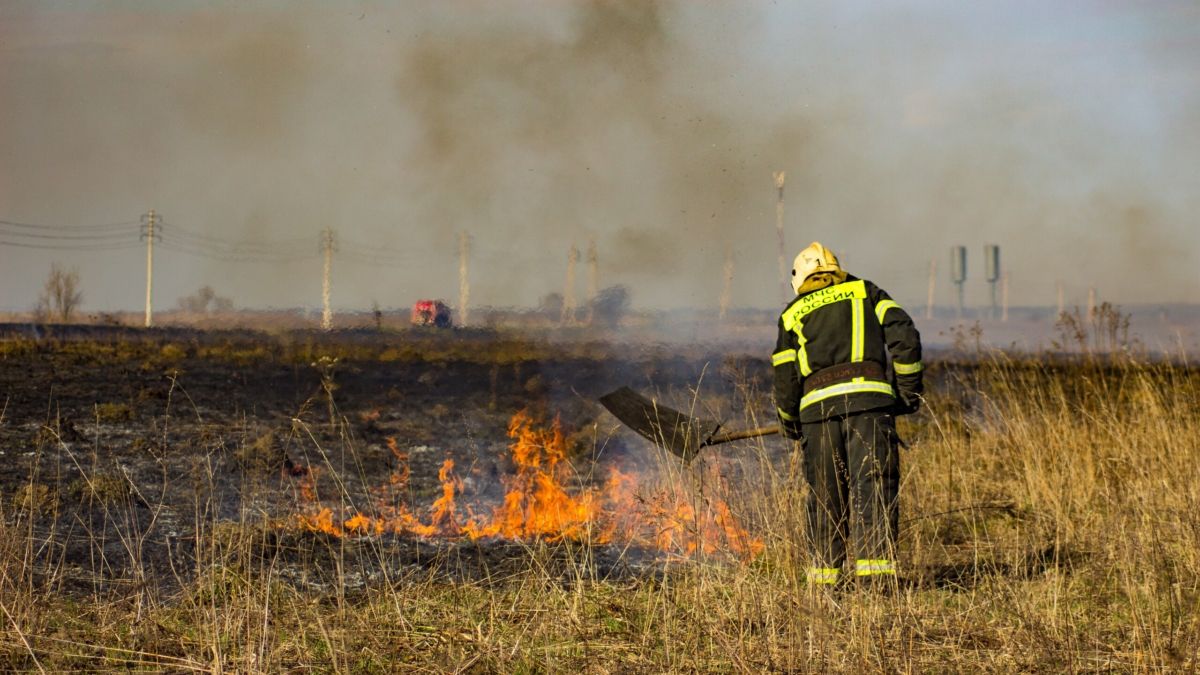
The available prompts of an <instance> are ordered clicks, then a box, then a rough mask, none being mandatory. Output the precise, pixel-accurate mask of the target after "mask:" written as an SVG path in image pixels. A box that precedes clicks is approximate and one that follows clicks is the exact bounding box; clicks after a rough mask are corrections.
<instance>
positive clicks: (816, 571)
mask: <svg viewBox="0 0 1200 675" xmlns="http://www.w3.org/2000/svg"><path fill="white" fill-rule="evenodd" d="M840 573H841V570H840V569H838V568H836V567H810V568H808V573H807V578H808V583H810V584H836V583H837V580H838V574H840Z"/></svg>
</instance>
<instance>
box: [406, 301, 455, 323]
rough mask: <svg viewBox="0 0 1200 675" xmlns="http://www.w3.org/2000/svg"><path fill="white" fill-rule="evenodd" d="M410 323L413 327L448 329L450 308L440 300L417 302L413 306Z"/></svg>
mask: <svg viewBox="0 0 1200 675" xmlns="http://www.w3.org/2000/svg"><path fill="white" fill-rule="evenodd" d="M412 323H413V325H414V326H434V327H435V328H449V327H450V325H451V324H450V308H449V307H448V306H447V305H446V303H444V302H442V301H441V300H418V301H417V302H416V304H414V305H413V309H412Z"/></svg>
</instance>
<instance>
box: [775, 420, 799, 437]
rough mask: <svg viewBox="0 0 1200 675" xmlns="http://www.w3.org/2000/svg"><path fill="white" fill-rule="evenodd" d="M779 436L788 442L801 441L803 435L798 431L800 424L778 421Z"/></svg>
mask: <svg viewBox="0 0 1200 675" xmlns="http://www.w3.org/2000/svg"><path fill="white" fill-rule="evenodd" d="M779 435H780V436H783V437H784V438H786V439H788V440H789V441H802V440H804V435H803V434H802V433H801V430H800V422H798V421H797V422H789V421H787V420H785V419H783V418H780V419H779Z"/></svg>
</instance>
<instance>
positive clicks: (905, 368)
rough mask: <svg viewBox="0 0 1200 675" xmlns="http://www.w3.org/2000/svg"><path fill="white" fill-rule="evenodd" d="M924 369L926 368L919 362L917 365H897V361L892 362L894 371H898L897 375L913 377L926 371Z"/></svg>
mask: <svg viewBox="0 0 1200 675" xmlns="http://www.w3.org/2000/svg"><path fill="white" fill-rule="evenodd" d="M924 367H925V366H922V365H921V362H920V361H917V362H916V363H896V362H895V361H892V369H893V370H895V371H896V374H897V375H912V374H913V373H919V372H921V370H922V369H924Z"/></svg>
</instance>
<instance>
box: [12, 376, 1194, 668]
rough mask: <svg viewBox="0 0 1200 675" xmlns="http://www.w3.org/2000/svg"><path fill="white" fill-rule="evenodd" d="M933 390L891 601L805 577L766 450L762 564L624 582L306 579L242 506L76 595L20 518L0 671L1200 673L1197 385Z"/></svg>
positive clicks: (789, 491)
mask: <svg viewBox="0 0 1200 675" xmlns="http://www.w3.org/2000/svg"><path fill="white" fill-rule="evenodd" d="M933 374H936V375H939V376H940V379H941V381H942V382H943V385H942V386H940V387H939V388H938V390H937V391H936V392H934V393H933V394H931V396H930V400H929V404H928V406H927V410H926V412H925V413H923V414H922V416H920V417H918V418H917V419H915V420H911V421H906V423H905V425H904V427H903V428H902V433H904V435H905V436H906V437H907V438H908V439H909V440H910V447H909V448H908V449H907V450H906V451H905V452H904V454H903V455H902V461H903V477H904V478H903V487H902V511H903V516H902V518H903V519H904V523H903V533H902V541H901V552H902V554H901V555H902V562H903V570H904V572H903V575H902V577H901V579H900V583H898V584H896V585H895V586H893V587H892V588H890V589H883V590H878V589H877V590H873V591H858V590H853V589H852V590H847V591H838V592H830V591H827V590H825V589H817V588H812V587H806V586H805V585H804V584H803V582H802V575H801V574H800V573H799V572H800V568H801V565H802V564H803V562H804V555H803V547H802V546H801V545H800V544H801V542H802V541H803V536H804V533H803V526H802V518H801V513H800V510H799V506H800V505H801V504H802V503H803V500H802V496H803V487H802V486H801V485H800V484H799V483H798V482H797V480H796V479H795V478H794V477H793V476H794V467H793V465H792V463H790V462H789V461H787V459H786V458H785V459H783V460H780V459H779V458H778V457H775V458H774V460H773V461H772V457H770V456H769V455H771V451H772V449H773V448H774V449H775V450H777V449H778V448H779V443H778V441H772V442H771V443H768V444H763V445H749V444H747V445H744V446H742V447H740V448H734V449H731V450H730V451H729V452H727V453H725V454H724V458H725V461H726V462H727V465H726V467H725V468H726V469H728V470H729V474H730V475H734V474H738V475H742V476H744V478H743V479H742V480H740V481H733V480H732V479H731V480H730V481H729V483H728V484H727V486H726V489H727V490H728V492H729V494H728V495H726V496H727V497H728V498H729V499H730V501H731V504H732V505H733V506H734V508H735V510H736V511H737V512H739V513H740V514H741V515H742V517H743V518H745V519H746V520H747V521H748V522H751V523H753V528H754V529H755V531H756V532H757V533H758V534H759V535H760V536H761V537H763V539H764V541H765V543H766V544H767V548H766V552H765V553H764V554H763V555H762V556H760V557H759V558H758V559H757V560H755V561H753V562H752V563H750V564H737V563H731V562H729V560H728V559H727V558H723V557H721V556H713V557H709V558H702V559H697V560H695V561H692V562H689V563H685V564H679V565H676V566H673V567H672V568H671V569H670V571H669V573H666V574H654V575H647V576H645V577H643V578H633V579H625V580H621V581H604V580H601V579H597V578H596V577H595V576H594V575H593V574H592V570H591V568H590V567H589V566H587V565H585V564H582V563H580V564H577V565H575V566H574V567H572V568H571V572H570V574H568V575H567V577H566V578H565V579H564V578H562V577H560V576H558V575H553V574H550V573H548V572H546V571H545V570H546V569H547V566H545V565H544V564H543V563H544V562H545V561H546V560H547V559H548V557H550V556H551V555H552V554H553V553H554V551H553V549H554V546H553V545H549V544H532V545H531V546H530V547H529V549H528V552H527V555H528V564H527V566H526V569H525V570H524V571H523V572H521V573H519V574H517V575H515V576H511V577H508V578H506V579H504V580H503V581H492V582H490V583H482V582H457V583H453V582H447V581H438V578H439V577H437V576H431V575H428V574H421V573H415V572H414V573H397V574H395V575H393V576H387V575H385V578H381V579H376V580H373V581H372V582H370V583H369V584H367V585H366V587H365V589H364V590H357V591H353V592H351V591H347V590H345V589H346V585H345V584H343V583H342V581H343V580H344V579H345V578H346V576H347V575H350V574H353V569H352V561H350V560H349V559H348V558H338V557H337V555H336V554H335V556H334V558H333V563H334V564H332V565H326V566H321V567H320V568H317V567H314V568H312V569H307V570H303V572H304V573H305V574H307V575H308V577H306V578H307V579H308V580H309V582H310V583H300V582H298V581H296V579H297V578H298V577H296V576H295V575H294V574H292V575H285V574H283V571H284V570H283V567H284V565H285V564H284V563H283V562H282V560H281V558H280V557H279V556H278V555H277V554H273V553H272V551H273V550H275V549H273V548H272V547H273V537H274V534H273V532H272V531H271V530H270V529H269V528H266V527H263V526H262V525H261V524H260V523H259V521H256V520H254V519H253V517H252V516H251V514H250V513H249V512H247V513H246V515H245V518H244V519H243V521H241V522H233V523H230V522H221V523H214V522H206V521H203V520H198V521H197V522H196V523H194V531H195V537H196V542H197V555H198V563H197V565H196V568H195V569H194V570H191V571H190V572H191V573H190V575H189V576H187V582H186V584H185V586H184V588H183V590H182V591H181V592H177V593H159V592H157V591H155V590H154V587H153V585H150V584H144V583H143V584H140V585H139V584H130V585H129V587H128V591H127V592H125V593H123V594H118V595H116V596H113V595H107V596H104V597H103V598H100V597H97V598H96V599H95V601H91V600H83V599H78V598H75V599H71V600H70V601H67V600H65V599H63V598H60V597H58V596H56V595H55V593H56V591H55V590H54V589H55V586H54V584H52V583H49V582H47V581H46V580H47V579H53V578H54V575H55V573H56V571H55V570H54V569H34V567H35V565H33V563H31V560H33V559H34V556H33V554H32V552H31V550H32V545H33V544H32V542H31V541H30V540H29V536H28V535H29V531H28V530H27V529H25V528H24V526H23V525H22V523H23V522H24V521H23V520H21V519H20V517H19V514H15V515H14V514H9V517H7V518H5V519H3V521H2V522H0V610H2V611H3V616H0V621H3V622H4V625H3V629H2V630H0V645H2V646H0V663H2V664H3V665H4V666H6V667H9V668H13V669H19V670H25V671H38V670H42V671H44V672H50V671H51V670H81V671H82V670H102V671H110V670H111V671H115V670H127V669H131V668H132V669H137V670H146V671H155V670H162V671H170V672H183V671H205V672H214V673H215V672H231V671H238V672H247V673H253V672H282V671H290V672H309V671H313V670H316V671H319V672H335V673H376V672H378V673H384V672H408V671H411V672H454V673H485V672H488V673H552V672H596V673H610V672H611V673H643V672H644V673H659V672H679V673H685V672H686V673H694V672H755V673H757V672H768V671H771V672H854V673H860V672H904V673H908V672H950V671H969V672H996V673H1010V672H1011V673H1016V672H1130V673H1133V672H1194V671H1195V669H1196V667H1197V665H1198V660H1197V648H1198V647H1200V635H1198V631H1200V622H1198V619H1197V617H1198V616H1200V579H1198V570H1200V461H1198V460H1200V452H1198V449H1200V426H1198V425H1197V421H1196V420H1197V419H1198V417H1197V416H1198V415H1200V374H1198V373H1196V372H1195V371H1193V370H1191V369H1188V368H1185V367H1181V366H1173V365H1169V364H1156V365H1147V364H1139V363H1135V362H1133V361H1131V360H1119V361H1108V360H1105V359H1101V358H1097V357H1088V356H1084V357H1080V358H1078V359H1075V360H1072V361H1070V362H1066V361H1063V360H1062V359H1059V360H1051V359H1042V358H1024V359H1021V360H1015V361H1014V360H1009V359H1008V358H1006V357H1004V356H1000V355H993V356H990V357H988V358H987V359H984V360H982V362H978V363H971V364H965V365H964V364H959V365H954V364H944V365H943V366H941V367H940V368H939V369H937V370H935V371H934V373H933ZM743 384H744V388H743V389H742V396H743V398H744V399H748V400H749V402H750V403H751V404H752V405H748V406H745V407H746V409H747V410H755V409H762V408H761V407H760V406H761V402H762V394H761V392H757V391H754V390H753V389H752V388H751V387H750V385H748V384H745V383H743ZM755 421H757V420H754V419H748V420H747V422H748V423H753V422H755ZM668 468H669V469H670V470H669V471H668V472H667V473H668V477H667V480H676V481H681V482H684V483H685V484H686V483H688V481H691V480H693V479H695V478H696V477H697V476H699V475H700V473H696V474H689V473H686V472H682V471H680V470H679V469H678V468H670V467H668ZM209 479H210V480H211V476H210V477H209ZM200 482H203V481H202V480H201V481H200ZM709 489H711V486H710V488H709ZM30 494H31V493H30ZM37 499H38V498H37V497H36V496H35V497H32V498H31V497H30V496H28V495H27V496H25V497H22V498H19V499H18V500H17V501H14V502H13V505H14V507H17V508H24V509H26V510H28V508H29V507H30V506H34V504H33V502H35V501H37ZM18 502H19V503H18ZM334 550H335V552H336V550H337V549H336V547H335V549H334ZM131 555H132V554H131ZM576 559H582V558H576ZM60 571H61V570H60Z"/></svg>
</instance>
